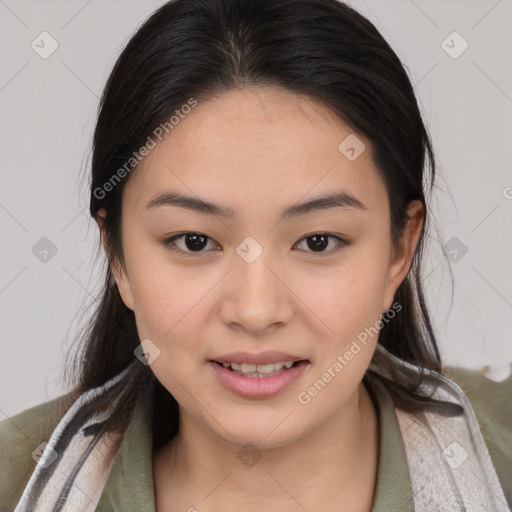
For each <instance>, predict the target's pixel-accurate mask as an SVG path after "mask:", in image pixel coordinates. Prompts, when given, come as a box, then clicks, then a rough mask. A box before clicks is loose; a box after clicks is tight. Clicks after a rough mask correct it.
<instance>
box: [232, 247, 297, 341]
mask: <svg viewBox="0 0 512 512" xmlns="http://www.w3.org/2000/svg"><path fill="white" fill-rule="evenodd" d="M236 253H237V254H236V257H235V259H234V268H233V272H232V274H231V275H232V277H231V279H232V283H231V285H230V286H229V293H228V296H227V297H225V298H224V305H223V308H222V314H223V321H224V322H225V323H227V324H229V323H237V324H240V325H242V326H244V327H245V328H246V329H247V330H254V331H258V330H264V329H266V328H267V327H268V326H270V325H272V324H275V323H285V322H287V321H289V319H290V317H291V314H292V305H291V302H290V299H291V297H290V296H291V295H292V294H291V293H290V292H289V291H288V290H287V288H286V286H285V285H284V284H283V283H282V282H281V280H280V279H279V278H278V277H277V276H276V274H279V270H277V269H279V268H280V267H281V266H280V264H279V262H278V261H276V258H275V257H274V255H273V253H272V251H271V250H270V249H266V248H264V247H263V245H262V244H260V243H259V242H257V241H256V240H255V239H254V238H252V237H247V238H246V239H245V240H244V241H242V243H240V244H239V246H238V247H237V249H236ZM283 280H284V279H283Z"/></svg>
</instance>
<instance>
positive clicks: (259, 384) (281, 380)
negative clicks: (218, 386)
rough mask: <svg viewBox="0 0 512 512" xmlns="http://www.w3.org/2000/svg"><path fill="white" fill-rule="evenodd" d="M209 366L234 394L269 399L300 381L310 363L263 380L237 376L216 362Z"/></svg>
mask: <svg viewBox="0 0 512 512" xmlns="http://www.w3.org/2000/svg"><path fill="white" fill-rule="evenodd" d="M288 357H290V356H288ZM283 360H285V361H286V360H287V359H281V361H283ZM288 361H290V359H288ZM234 362H236V361H234ZM208 364H209V365H210V366H211V367H212V368H213V370H214V371H215V373H216V375H217V376H218V378H219V380H220V381H221V383H222V384H223V385H224V386H225V387H226V388H228V389H229V390H231V391H233V393H236V394H238V395H241V396H245V397H249V398H267V397H270V396H273V395H276V394H277V393H279V392H280V391H282V390H283V389H285V388H286V387H287V386H289V385H290V384H291V383H292V382H293V381H295V380H296V379H298V378H299V377H300V375H301V374H302V372H303V371H304V368H306V366H307V365H308V364H309V362H308V361H300V362H299V363H297V364H296V365H295V366H292V367H291V368H288V369H287V370H284V371H283V372H281V373H279V374H277V375H274V376H272V377H262V378H260V377H243V376H242V375H237V374H236V373H235V372H233V371H231V370H228V369H227V368H224V367H223V366H222V365H221V364H218V363H216V362H215V361H209V362H208ZM252 364H254V363H252ZM263 364H264V363H263Z"/></svg>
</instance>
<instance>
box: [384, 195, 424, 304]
mask: <svg viewBox="0 0 512 512" xmlns="http://www.w3.org/2000/svg"><path fill="white" fill-rule="evenodd" d="M424 215H425V209H424V207H423V204H422V202H421V201H419V200H415V201H412V202H411V203H409V206H408V208H407V224H406V226H405V228H404V232H403V234H402V237H401V238H400V239H399V240H398V242H397V245H396V247H394V248H393V253H392V257H391V260H390V263H389V267H388V279H387V284H386V289H385V290H384V297H383V308H384V311H387V310H388V309H389V308H390V307H391V305H392V302H393V298H394V296H395V293H396V290H397V289H398V287H399V286H400V284H401V283H402V281H403V280H404V279H405V277H406V276H407V273H408V272H409V269H410V268H411V265H412V260H413V258H414V253H415V250H416V245H417V243H418V240H419V237H420V235H421V229H422V227H423V222H424Z"/></svg>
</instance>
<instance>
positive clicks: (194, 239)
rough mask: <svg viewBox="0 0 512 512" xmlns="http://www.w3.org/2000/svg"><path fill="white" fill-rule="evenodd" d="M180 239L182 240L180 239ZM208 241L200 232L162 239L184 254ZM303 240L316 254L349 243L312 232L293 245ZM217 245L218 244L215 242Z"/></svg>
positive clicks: (197, 252) (199, 251)
mask: <svg viewBox="0 0 512 512" xmlns="http://www.w3.org/2000/svg"><path fill="white" fill-rule="evenodd" d="M180 239H182V240H180ZM177 240H180V241H182V242H183V245H182V246H181V247H180V245H179V244H178V243H177V242H176V241H177ZM330 240H335V241H336V245H335V248H334V249H331V250H328V251H326V250H325V249H326V248H327V247H329V241H330ZM208 241H210V242H212V243H213V240H212V239H211V238H209V237H207V236H206V235H204V234H202V233H192V232H188V233H180V234H178V235H174V236H172V237H171V238H167V239H165V240H164V241H163V244H164V245H165V246H166V247H169V248H170V249H171V250H173V251H176V252H182V253H186V254H190V255H192V254H194V253H196V254H200V253H203V252H205V251H204V250H203V249H205V247H207V246H208ZM303 241H306V243H307V247H308V248H309V249H310V251H306V252H314V253H318V254H322V253H326V252H327V253H331V252H335V251H337V250H338V249H341V248H342V247H345V246H347V245H349V243H348V242H347V241H346V240H343V239H342V238H340V237H338V236H335V235H331V234H328V233H314V234H312V235H308V236H306V237H304V238H302V239H301V240H300V241H299V243H298V244H295V245H294V247H297V246H299V245H300V244H301V243H302V242H303ZM217 247H218V244H217Z"/></svg>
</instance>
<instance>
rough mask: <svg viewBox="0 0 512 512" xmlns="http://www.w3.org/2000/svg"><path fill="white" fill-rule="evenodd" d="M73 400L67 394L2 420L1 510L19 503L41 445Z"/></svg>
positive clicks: (0, 424)
mask: <svg viewBox="0 0 512 512" xmlns="http://www.w3.org/2000/svg"><path fill="white" fill-rule="evenodd" d="M70 402H71V393H67V394H65V395H62V396H59V397H57V398H55V399H53V400H50V401H48V402H44V403H42V404H40V405H37V406H35V407H31V408H30V409H26V410H24V411H22V412H20V413H18V414H16V415H14V416H12V417H10V418H6V419H4V420H3V421H1V422H0V453H1V454H2V456H1V457H0V512H4V511H5V512H7V511H11V510H13V509H14V507H15V506H16V504H17V502H18V500H19V498H20V497H21V494H22V493H23V489H24V488H25V486H26V484H27V482H28V480H29V478H30V475H31V474H32V472H33V471H34V469H35V467H36V460H37V453H38V447H39V446H40V445H41V443H44V442H47V441H48V440H49V438H50V436H51V434H52V432H53V430H54V429H55V427H56V426H57V424H58V422H59V421H60V419H61V418H62V416H63V415H64V413H65V412H66V410H67V408H68V407H69V406H70V405H71V403H70Z"/></svg>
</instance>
